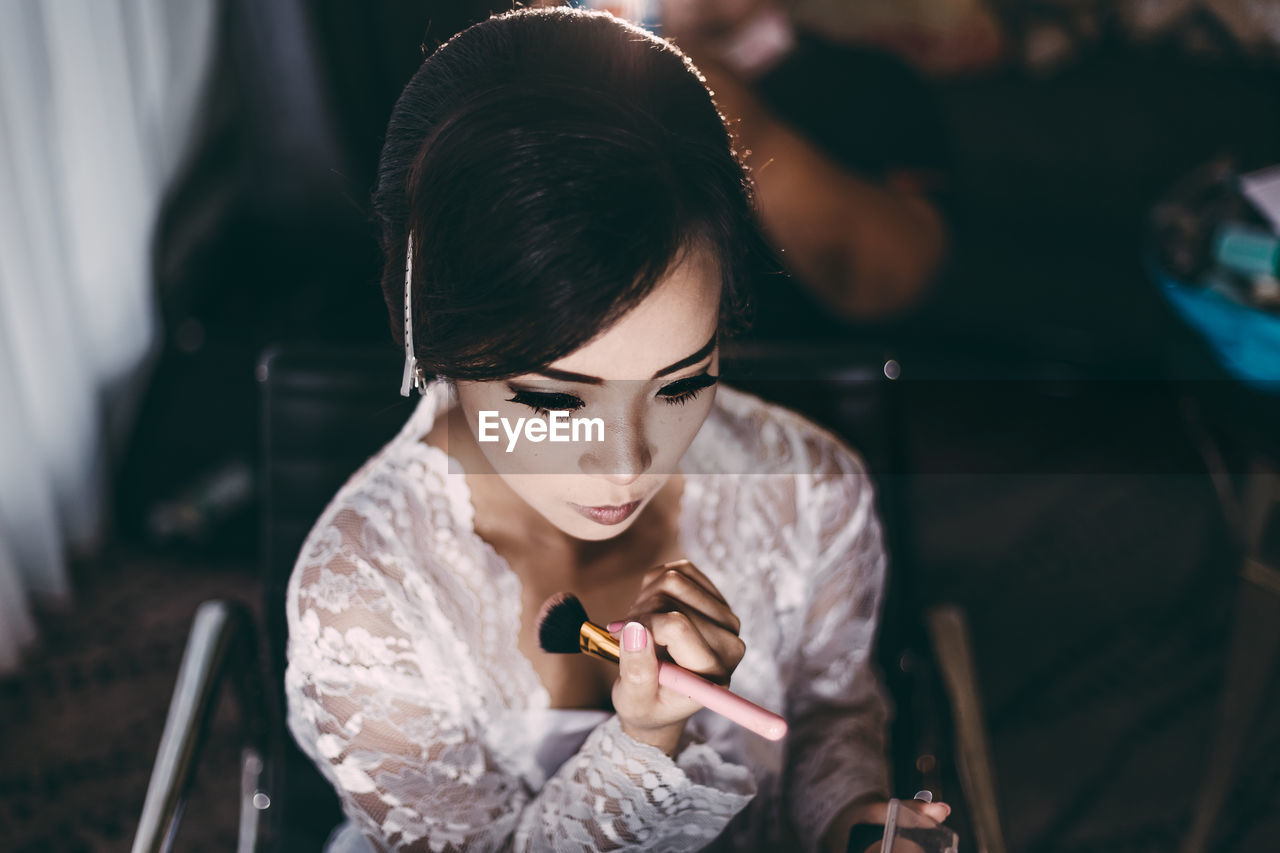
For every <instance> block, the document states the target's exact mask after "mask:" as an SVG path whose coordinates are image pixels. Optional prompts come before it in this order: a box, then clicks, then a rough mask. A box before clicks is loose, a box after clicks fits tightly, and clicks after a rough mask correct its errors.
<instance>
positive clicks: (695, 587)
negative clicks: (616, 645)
mask: <svg viewBox="0 0 1280 853" xmlns="http://www.w3.org/2000/svg"><path fill="white" fill-rule="evenodd" d="M608 628H609V631H610V632H611V633H614V634H617V633H618V632H619V631H621V634H622V659H621V661H620V664H619V668H618V680H617V681H615V682H614V684H613V707H614V710H615V711H616V712H617V714H618V718H619V722H620V723H621V724H622V730H623V731H624V732H626V733H627V734H628V735H630V736H631V737H632V738H634V739H636V740H638V741H640V742H642V743H647V744H650V745H652V746H656V747H658V748H659V749H661V750H662V751H664V752H666V753H667V754H668V755H673V754H674V753H675V750H676V745H677V744H678V743H679V740H680V735H681V734H682V733H683V731H684V724H685V721H686V720H688V719H689V717H690V716H692V715H693V713H694V712H696V711H697V710H698V709H699V708H701V707H702V706H701V705H699V704H698V703H697V702H694V701H693V700H692V699H689V698H687V697H685V696H682V695H680V694H679V693H677V692H675V691H674V690H669V689H666V688H663V687H661V686H659V684H658V666H659V662H660V661H661V660H664V659H669V660H671V661H673V662H675V663H677V664H679V665H680V666H682V667H684V668H685V669H687V670H689V671H690V672H696V673H698V674H699V675H701V676H703V677H704V678H706V679H707V680H708V681H712V682H714V683H716V684H721V685H725V686H728V684H729V677H730V676H731V675H733V670H734V669H735V668H736V667H737V666H738V663H739V661H741V660H742V656H743V654H744V653H745V652H746V650H747V647H746V646H745V645H744V644H743V642H742V640H741V639H739V638H738V628H739V623H738V617H737V616H735V615H734V614H733V611H732V610H731V609H730V608H729V605H728V603H727V602H726V601H725V600H724V596H723V595H721V594H720V590H718V589H716V587H715V584H713V583H711V581H710V580H708V579H707V576H706V575H704V574H703V573H702V572H701V571H699V569H698V568H697V566H695V565H693V563H690V562H689V561H688V560H677V561H675V562H673V563H665V564H663V565H661V566H659V567H658V568H656V569H653V570H652V571H650V572H648V573H647V574H645V576H644V580H643V581H642V583H641V586H640V592H639V594H637V595H636V599H635V601H634V602H633V603H632V605H631V609H630V611H628V613H627V615H626V617H625V618H624V619H620V620H618V621H616V622H610V623H609V625H608Z"/></svg>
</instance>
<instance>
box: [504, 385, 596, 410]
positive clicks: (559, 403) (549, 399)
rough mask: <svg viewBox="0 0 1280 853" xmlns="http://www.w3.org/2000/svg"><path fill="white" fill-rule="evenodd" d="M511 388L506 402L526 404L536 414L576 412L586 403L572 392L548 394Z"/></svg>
mask: <svg viewBox="0 0 1280 853" xmlns="http://www.w3.org/2000/svg"><path fill="white" fill-rule="evenodd" d="M511 390H512V392H513V394H512V396H511V397H508V398H507V402H508V403H519V404H520V405H522V406H528V407H529V408H530V409H533V411H534V414H537V415H547V414H549V413H551V412H553V411H556V412H559V411H568V412H576V411H577V410H578V409H581V408H582V407H583V406H585V405H586V403H583V402H582V401H581V400H580V399H578V398H577V397H575V396H573V395H572V394H548V393H546V392H544V391H525V390H523V389H519V388H512V389H511Z"/></svg>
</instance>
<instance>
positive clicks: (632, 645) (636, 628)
mask: <svg viewBox="0 0 1280 853" xmlns="http://www.w3.org/2000/svg"><path fill="white" fill-rule="evenodd" d="M648 644H649V635H648V633H647V632H646V631H645V630H644V626H643V625H641V624H640V623H639V622H628V623H627V626H626V627H625V628H623V629H622V648H624V649H626V650H627V651H629V652H638V651H642V650H643V649H644V647H645V646H647V645H648Z"/></svg>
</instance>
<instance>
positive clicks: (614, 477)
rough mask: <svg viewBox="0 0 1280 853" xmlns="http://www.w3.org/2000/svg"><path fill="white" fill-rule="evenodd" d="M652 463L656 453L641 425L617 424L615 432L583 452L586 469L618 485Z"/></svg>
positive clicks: (633, 480)
mask: <svg viewBox="0 0 1280 853" xmlns="http://www.w3.org/2000/svg"><path fill="white" fill-rule="evenodd" d="M652 465H653V453H652V451H651V449H650V447H649V442H648V441H647V440H646V438H645V436H644V432H643V431H642V430H640V429H637V428H635V427H630V426H623V425H621V424H615V425H614V429H613V431H612V434H608V433H606V435H605V440H604V441H603V442H600V443H598V444H595V445H591V446H590V447H588V449H587V450H586V451H585V452H584V453H583V454H582V457H581V460H580V462H579V466H580V467H581V468H582V471H583V473H586V474H591V475H593V476H596V477H601V478H603V479H604V480H606V481H608V482H610V483H613V484H614V485H618V486H628V485H630V484H631V483H634V482H635V481H636V480H638V479H639V478H640V475H641V474H643V473H644V472H646V471H648V470H649V468H650V466H652Z"/></svg>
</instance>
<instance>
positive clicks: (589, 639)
mask: <svg viewBox="0 0 1280 853" xmlns="http://www.w3.org/2000/svg"><path fill="white" fill-rule="evenodd" d="M578 648H580V649H582V651H583V652H585V653H586V654H589V655H594V656H595V657H598V658H600V659H602V660H610V661H613V662H614V663H617V662H618V659H619V658H620V657H621V656H622V652H621V650H620V649H619V648H618V641H617V640H615V639H614V638H613V637H612V636H610V635H609V632H608V631H606V630H605V629H603V628H601V627H600V626H599V625H597V624H595V623H594V622H583V623H582V627H581V628H580V629H579V630H578Z"/></svg>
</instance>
